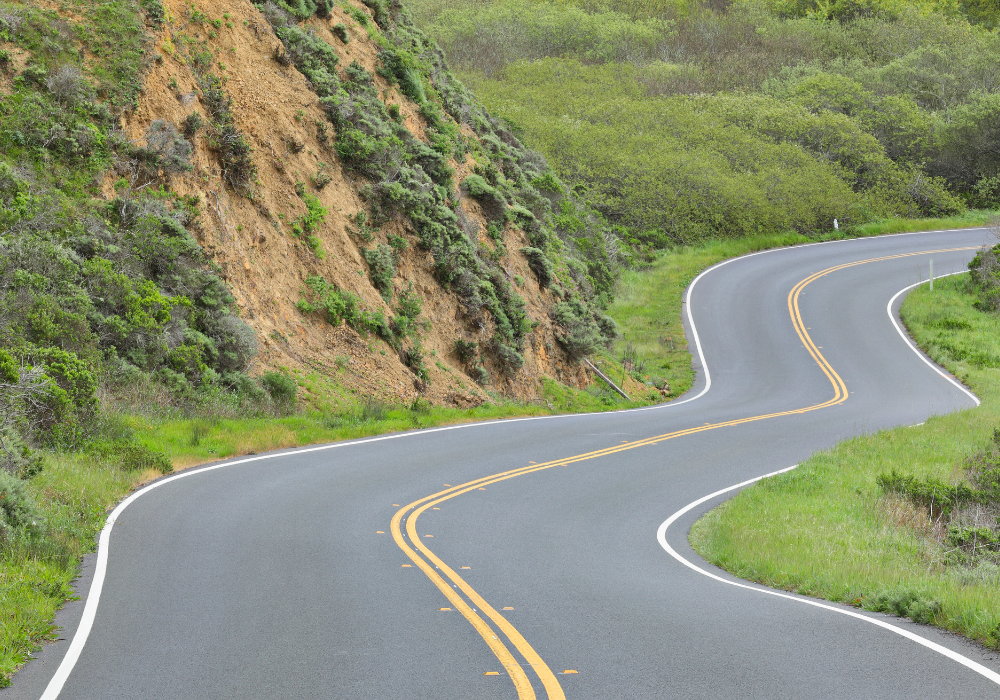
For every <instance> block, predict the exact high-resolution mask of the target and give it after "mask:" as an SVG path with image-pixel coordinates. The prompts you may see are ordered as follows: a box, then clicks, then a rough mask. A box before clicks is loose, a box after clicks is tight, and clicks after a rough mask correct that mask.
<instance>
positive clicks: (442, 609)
mask: <svg viewBox="0 0 1000 700" xmlns="http://www.w3.org/2000/svg"><path fill="white" fill-rule="evenodd" d="M438 610H441V611H445V610H448V611H450V610H451V608H438Z"/></svg>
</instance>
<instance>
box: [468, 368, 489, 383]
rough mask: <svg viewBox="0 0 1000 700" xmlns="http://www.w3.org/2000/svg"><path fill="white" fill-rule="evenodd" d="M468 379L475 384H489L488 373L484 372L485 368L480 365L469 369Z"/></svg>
mask: <svg viewBox="0 0 1000 700" xmlns="http://www.w3.org/2000/svg"><path fill="white" fill-rule="evenodd" d="M469 377H471V378H472V381H474V382H475V383H476V384H479V385H480V386H484V385H486V384H489V382H490V373H489V372H487V371H486V368H485V367H483V366H482V365H475V366H474V367H471V368H470V369H469Z"/></svg>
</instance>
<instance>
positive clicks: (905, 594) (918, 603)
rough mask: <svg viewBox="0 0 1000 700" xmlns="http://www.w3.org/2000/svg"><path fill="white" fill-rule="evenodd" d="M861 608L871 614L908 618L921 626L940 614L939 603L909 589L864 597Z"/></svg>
mask: <svg viewBox="0 0 1000 700" xmlns="http://www.w3.org/2000/svg"><path fill="white" fill-rule="evenodd" d="M861 606H862V607H863V608H864V609H865V610H871V611H872V612H884V613H890V614H893V615H898V616H899V617H908V618H910V619H911V620H913V621H914V622H918V623H920V624H923V625H926V624H930V622H931V620H933V618H934V616H935V615H936V614H938V613H939V612H941V603H939V602H938V601H936V600H931V599H929V598H927V597H925V596H923V595H921V594H920V593H918V592H916V591H912V590H909V589H903V590H898V591H883V592H882V593H878V594H876V595H874V596H870V597H868V596H866V597H865V598H863V599H862V600H861Z"/></svg>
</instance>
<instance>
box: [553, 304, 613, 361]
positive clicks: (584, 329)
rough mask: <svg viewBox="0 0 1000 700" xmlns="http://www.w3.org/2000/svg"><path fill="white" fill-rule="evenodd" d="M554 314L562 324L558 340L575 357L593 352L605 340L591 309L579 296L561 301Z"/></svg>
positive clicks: (554, 308) (557, 336) (556, 319)
mask: <svg viewBox="0 0 1000 700" xmlns="http://www.w3.org/2000/svg"><path fill="white" fill-rule="evenodd" d="M552 315H553V318H554V319H555V321H556V323H558V324H559V326H560V328H559V331H558V332H557V333H556V340H558V341H559V343H560V344H561V345H562V346H563V347H564V348H565V349H566V352H568V353H569V355H570V357H572V358H573V359H580V358H581V357H584V356H586V355H589V354H591V353H593V352H594V350H596V349H597V348H598V346H600V345H601V344H602V343H603V342H605V340H604V338H603V337H602V336H601V330H600V328H599V327H598V325H597V323H596V322H595V321H594V318H593V315H592V314H591V312H590V309H589V308H588V307H587V305H586V304H584V302H583V301H582V300H581V299H579V297H574V298H572V299H569V300H568V301H561V302H559V303H558V304H556V305H555V306H554V307H553V309H552Z"/></svg>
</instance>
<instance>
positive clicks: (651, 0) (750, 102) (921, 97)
mask: <svg viewBox="0 0 1000 700" xmlns="http://www.w3.org/2000/svg"><path fill="white" fill-rule="evenodd" d="M411 4H412V6H413V8H414V11H415V13H416V17H417V19H418V21H419V23H420V24H421V25H422V26H423V27H424V29H425V30H426V31H427V32H428V34H429V35H430V36H432V37H434V38H435V39H436V40H437V41H438V42H439V43H440V44H441V45H442V47H443V48H444V50H445V51H446V52H447V54H448V56H449V58H450V60H451V61H452V63H453V64H455V65H456V66H457V68H458V69H459V72H460V73H461V74H462V76H463V78H464V79H466V81H467V82H469V83H470V84H471V85H472V86H473V87H474V89H475V90H476V93H477V95H478V96H479V97H480V98H481V99H482V100H483V101H484V103H485V104H486V105H488V106H489V107H490V108H491V109H493V110H494V111H496V112H497V113H499V114H500V115H502V116H503V117H504V118H505V119H506V120H507V121H508V122H509V123H510V124H516V125H517V127H518V128H519V129H520V130H521V131H522V132H523V138H525V139H526V140H527V141H528V142H530V143H531V144H532V145H534V146H535V147H536V148H538V149H539V150H541V151H542V152H543V153H544V154H545V156H546V157H547V158H548V159H549V161H550V162H551V163H552V165H553V167H554V168H555V169H556V171H557V172H558V173H559V174H560V176H562V177H565V178H566V179H567V180H568V181H570V182H573V183H575V184H576V186H577V187H578V188H579V191H581V192H583V193H585V196H586V198H587V199H588V200H589V201H590V202H591V203H592V204H593V205H594V206H595V207H596V208H597V209H598V210H599V211H600V212H602V213H603V214H604V215H605V217H606V218H607V220H608V221H609V222H611V223H612V224H615V225H618V226H620V227H621V228H620V229H619V234H620V236H621V238H624V239H627V241H628V242H629V243H630V244H631V245H630V246H628V247H626V248H625V249H624V250H623V251H622V252H623V253H625V254H626V255H633V254H634V253H635V252H636V251H638V252H643V251H648V250H649V249H650V248H658V247H664V246H667V245H671V244H675V243H679V242H693V241H698V240H704V239H706V238H718V237H742V236H748V235H759V234H762V233H763V234H767V233H774V232H778V231H787V230H795V231H798V232H800V233H805V234H807V235H815V234H816V233H818V232H822V231H828V230H830V229H832V227H833V220H834V219H838V220H839V222H840V224H841V226H844V225H847V226H852V225H858V224H862V223H865V222H869V221H874V220H878V219H883V218H888V217H896V216H905V217H911V218H912V217H921V216H947V215H951V214H955V213H960V212H961V211H963V210H964V209H965V207H966V206H972V207H976V208H996V207H997V206H998V204H1000V155H998V153H1000V150H998V149H997V148H996V146H995V142H996V141H997V139H998V138H1000V131H998V128H1000V127H998V124H1000V78H998V74H997V72H996V70H995V66H996V65H997V62H998V60H1000V38H998V36H997V33H996V31H995V30H993V29H991V28H990V27H992V26H993V24H994V23H995V20H996V17H998V16H1000V11H998V9H997V8H996V7H993V6H992V4H990V3H986V2H972V1H970V2H964V3H961V2H954V3H950V2H933V1H930V0H928V1H927V2H916V3H914V2H902V1H896V0H863V1H862V0H837V1H836V2H819V1H818V0H772V1H770V2H762V1H757V0H742V1H739V2H734V3H723V2H704V3H702V2H695V1H693V0H692V1H690V2H685V1H680V0H645V1H644V0H635V2H625V3H610V2H601V1H600V0H578V1H571V2H558V3H556V2H548V1H535V0H499V1H498V2H490V3H480V2H476V1H474V0H459V1H458V2H453V1H451V0H449V1H448V2H444V1H443V0H415V2H413V3H411ZM973 22H976V23H973ZM515 132H516V133H521V132H517V130H515Z"/></svg>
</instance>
